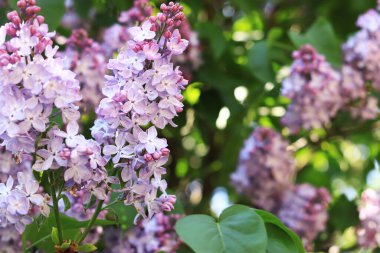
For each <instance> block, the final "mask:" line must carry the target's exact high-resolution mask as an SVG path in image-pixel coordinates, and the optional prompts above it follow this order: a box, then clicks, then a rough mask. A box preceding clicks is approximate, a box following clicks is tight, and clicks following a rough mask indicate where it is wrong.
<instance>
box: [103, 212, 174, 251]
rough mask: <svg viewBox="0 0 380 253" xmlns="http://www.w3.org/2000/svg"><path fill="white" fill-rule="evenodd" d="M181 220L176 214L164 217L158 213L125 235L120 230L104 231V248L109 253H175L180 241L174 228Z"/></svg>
mask: <svg viewBox="0 0 380 253" xmlns="http://www.w3.org/2000/svg"><path fill="white" fill-rule="evenodd" d="M179 218H181V216H180V215H178V214H172V215H168V216H165V215H164V214H162V213H160V214H157V215H155V216H154V217H153V218H152V219H151V220H143V221H141V222H140V223H139V224H138V225H137V226H136V227H133V228H132V229H130V230H129V231H127V232H126V233H123V231H120V230H115V229H112V230H108V231H106V237H105V239H106V241H105V243H106V248H105V251H104V252H107V253H108V252H110V253H155V252H160V251H163V252H167V253H175V252H177V250H178V248H179V246H180V245H181V240H180V239H179V237H178V235H177V234H176V232H175V229H174V226H175V223H176V222H177V220H178V219H179Z"/></svg>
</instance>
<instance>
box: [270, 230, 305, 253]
mask: <svg viewBox="0 0 380 253" xmlns="http://www.w3.org/2000/svg"><path fill="white" fill-rule="evenodd" d="M265 228H266V230H267V235H268V246H267V253H278V252H281V253H295V252H299V251H298V249H297V246H296V245H295V243H294V242H293V240H292V238H290V237H289V235H288V234H287V233H286V232H285V231H284V230H282V229H280V227H278V226H276V225H273V224H272V223H265Z"/></svg>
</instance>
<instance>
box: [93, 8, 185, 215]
mask: <svg viewBox="0 0 380 253" xmlns="http://www.w3.org/2000/svg"><path fill="white" fill-rule="evenodd" d="M182 10H183V7H182V6H180V5H179V4H174V3H172V2H171V3H169V5H165V4H162V5H161V11H162V12H160V13H158V14H157V16H152V17H150V18H149V19H148V20H146V21H144V22H143V23H142V25H141V26H136V27H131V28H129V30H128V32H129V34H130V36H131V38H132V39H130V40H128V41H127V42H126V44H125V47H123V48H122V49H121V51H120V52H119V53H118V55H117V57H116V58H115V59H111V60H110V61H109V63H108V68H109V69H110V70H111V71H112V73H113V75H110V76H106V79H107V82H106V85H105V87H104V88H103V94H104V95H105V98H103V99H102V100H101V102H100V104H99V107H98V108H97V110H96V112H97V115H98V119H97V120H96V121H95V125H94V127H93V128H92V134H93V137H94V138H95V139H96V140H97V142H98V143H101V144H102V145H103V154H104V155H105V158H106V159H107V160H111V159H112V161H113V163H114V164H115V166H116V167H117V168H120V170H121V179H122V181H123V185H124V188H123V189H121V190H119V191H120V192H121V193H122V198H123V200H124V203H125V204H126V205H134V206H135V208H136V209H137V211H138V214H139V215H140V216H141V217H143V218H147V217H149V218H151V217H153V215H154V214H156V213H160V212H162V211H170V210H172V209H173V204H174V203H175V200H176V198H175V196H173V195H168V194H167V193H166V188H167V184H166V181H165V180H163V179H162V176H163V175H164V174H165V173H166V169H165V168H164V167H162V166H163V165H164V164H165V163H166V162H167V160H168V156H169V149H168V148H167V146H168V145H167V141H166V139H163V138H160V137H159V136H158V132H157V128H159V129H163V128H164V127H165V126H166V125H167V124H170V125H172V126H175V124H174V122H173V119H174V117H175V116H177V114H178V113H180V112H181V111H182V110H183V109H182V107H183V104H182V102H181V101H182V99H183V96H182V95H181V91H182V90H183V89H185V87H186V85H187V83H188V81H187V80H186V79H184V78H183V76H182V73H181V71H180V70H179V68H178V67H175V66H174V64H173V63H172V62H171V58H172V56H173V55H177V54H181V53H182V52H183V51H184V50H185V49H186V46H187V44H188V42H187V41H186V40H184V39H182V38H181V35H180V34H179V32H178V30H177V27H178V26H180V25H181V23H182V21H183V19H184V14H183V13H182ZM156 31H159V32H157V33H156ZM168 43H170V45H171V46H170V47H169V46H168ZM146 126H148V127H146ZM159 192H161V193H162V194H161V195H160V196H159V197H158V196H157V195H158V194H159Z"/></svg>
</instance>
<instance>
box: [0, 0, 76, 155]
mask: <svg viewBox="0 0 380 253" xmlns="http://www.w3.org/2000/svg"><path fill="white" fill-rule="evenodd" d="M18 6H19V8H20V14H19V13H17V12H16V11H13V12H10V13H9V14H8V15H7V17H8V19H9V20H10V22H9V23H7V24H6V25H5V26H3V27H1V28H0V45H2V46H1V47H0V67H1V68H0V72H1V73H0V84H1V86H0V94H1V95H0V140H1V141H2V143H1V145H2V146H5V147H6V150H8V151H11V152H20V153H32V152H34V151H35V145H34V144H35V140H36V139H37V136H38V135H39V134H41V133H43V132H45V131H46V130H47V128H48V127H49V117H50V116H51V114H52V111H53V109H54V108H57V109H58V110H60V111H61V112H62V117H63V119H64V120H65V121H72V120H73V118H72V116H71V115H72V112H73V111H76V110H77V107H76V106H75V104H74V103H75V102H77V101H79V100H80V99H81V96H80V94H79V90H80V87H79V82H78V81H77V80H76V79H75V74H74V73H73V72H71V71H69V70H66V69H64V66H63V61H62V59H60V58H55V57H54V55H55V53H56V52H57V49H58V48H57V47H55V48H52V46H51V44H52V41H51V39H50V38H51V37H52V36H53V35H54V33H49V32H48V26H47V25H46V24H45V23H44V18H43V17H42V16H37V13H38V12H39V10H40V8H39V7H37V6H36V5H35V1H34V0H28V1H26V0H21V1H18ZM21 16H23V17H25V20H24V21H22V20H21ZM2 33H3V35H1V34H2ZM4 33H5V34H6V35H7V36H8V37H9V38H10V40H8V41H5V39H2V38H4V37H3V36H4Z"/></svg>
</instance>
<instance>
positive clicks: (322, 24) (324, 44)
mask: <svg viewBox="0 0 380 253" xmlns="http://www.w3.org/2000/svg"><path fill="white" fill-rule="evenodd" d="M289 37H290V39H291V40H292V42H293V44H294V45H295V46H297V47H300V46H302V45H305V44H311V45H313V46H314V47H315V49H316V50H317V51H318V53H320V54H323V55H325V56H326V58H327V60H328V61H329V62H331V64H332V65H334V66H335V67H339V66H340V65H341V64H342V58H341V49H340V41H339V39H338V38H337V36H336V35H335V31H334V29H333V27H332V26H331V24H330V23H329V22H328V21H327V20H326V19H325V18H319V19H318V20H317V21H316V22H315V23H314V24H313V25H312V26H311V27H310V28H309V30H308V31H307V32H306V33H305V34H304V35H300V34H297V33H294V32H290V33H289Z"/></svg>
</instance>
